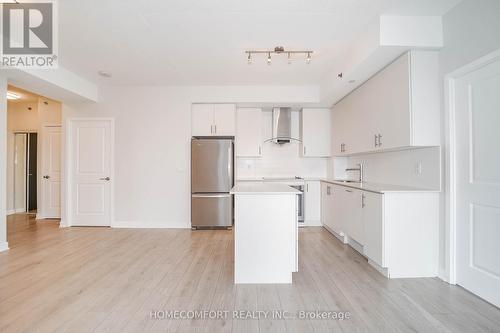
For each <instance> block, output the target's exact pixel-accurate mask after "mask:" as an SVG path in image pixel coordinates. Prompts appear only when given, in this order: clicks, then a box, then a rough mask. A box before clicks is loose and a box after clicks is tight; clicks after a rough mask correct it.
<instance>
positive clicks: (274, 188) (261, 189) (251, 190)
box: [231, 182, 300, 195]
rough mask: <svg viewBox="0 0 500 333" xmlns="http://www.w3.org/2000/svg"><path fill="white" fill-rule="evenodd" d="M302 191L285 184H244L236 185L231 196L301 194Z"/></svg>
mask: <svg viewBox="0 0 500 333" xmlns="http://www.w3.org/2000/svg"><path fill="white" fill-rule="evenodd" d="M299 193H300V191H299V190H296V189H294V188H293V187H290V186H288V185H284V184H277V183H259V182H255V183H252V182H244V183H239V184H237V185H235V186H234V187H233V188H232V189H231V194H247V195H255V194H268V195H269V194H299Z"/></svg>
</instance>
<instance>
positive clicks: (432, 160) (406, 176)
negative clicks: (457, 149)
mask: <svg viewBox="0 0 500 333" xmlns="http://www.w3.org/2000/svg"><path fill="white" fill-rule="evenodd" d="M342 159H343V160H344V163H340V162H337V163H336V167H334V178H340V179H356V178H357V177H358V176H359V174H358V172H349V173H346V172H345V169H346V168H351V167H357V165H356V164H358V163H363V167H364V180H365V181H367V182H373V183H383V184H395V185H404V186H413V187H420V188H428V189H439V188H440V182H441V165H440V159H441V150H440V148H439V147H431V148H418V149H408V150H403V151H394V152H383V153H376V154H365V155H357V156H352V157H347V158H340V159H339V160H342ZM419 164H420V168H418V165H419ZM418 169H420V170H421V173H420V174H419V172H418Z"/></svg>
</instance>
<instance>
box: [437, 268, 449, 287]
mask: <svg viewBox="0 0 500 333" xmlns="http://www.w3.org/2000/svg"><path fill="white" fill-rule="evenodd" d="M448 277H449V275H448V272H447V271H446V270H445V269H443V268H439V272H438V278H440V279H441V280H443V281H444V282H446V283H450V279H449V278H448Z"/></svg>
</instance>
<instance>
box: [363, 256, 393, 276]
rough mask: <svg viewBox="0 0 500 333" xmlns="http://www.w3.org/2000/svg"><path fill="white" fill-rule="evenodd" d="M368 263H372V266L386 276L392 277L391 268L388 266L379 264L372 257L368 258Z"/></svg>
mask: <svg viewBox="0 0 500 333" xmlns="http://www.w3.org/2000/svg"><path fill="white" fill-rule="evenodd" d="M368 264H370V266H372V267H373V268H375V269H376V270H377V271H378V272H379V273H380V274H382V275H383V276H385V277H386V278H389V277H390V276H389V270H388V269H387V268H385V267H381V266H379V264H377V263H376V262H374V261H372V260H371V259H370V258H368Z"/></svg>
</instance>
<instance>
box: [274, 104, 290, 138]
mask: <svg viewBox="0 0 500 333" xmlns="http://www.w3.org/2000/svg"><path fill="white" fill-rule="evenodd" d="M291 140H292V109H291V108H288V107H278V108H273V137H272V141H273V142H274V143H277V144H280V145H282V144H285V143H290V141H291Z"/></svg>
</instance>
